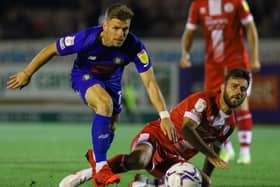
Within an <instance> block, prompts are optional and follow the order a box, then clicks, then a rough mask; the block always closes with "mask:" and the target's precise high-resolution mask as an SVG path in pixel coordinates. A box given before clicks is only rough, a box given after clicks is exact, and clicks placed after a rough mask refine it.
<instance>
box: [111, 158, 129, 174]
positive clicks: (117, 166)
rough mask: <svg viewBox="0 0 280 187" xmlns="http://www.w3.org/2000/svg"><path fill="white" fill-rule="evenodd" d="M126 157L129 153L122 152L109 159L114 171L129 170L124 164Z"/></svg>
mask: <svg viewBox="0 0 280 187" xmlns="http://www.w3.org/2000/svg"><path fill="white" fill-rule="evenodd" d="M126 157H127V155H124V154H120V155H117V156H114V157H113V158H111V159H110V160H108V164H109V166H110V167H111V169H112V171H113V173H123V172H126V171H128V169H127V168H126V167H125V164H124V162H125V160H126Z"/></svg>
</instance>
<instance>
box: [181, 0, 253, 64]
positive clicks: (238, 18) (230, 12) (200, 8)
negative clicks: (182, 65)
mask: <svg viewBox="0 0 280 187" xmlns="http://www.w3.org/2000/svg"><path fill="white" fill-rule="evenodd" d="M252 21H253V16H252V14H251V12H250V9H249V6H248V4H247V2H246V1H245V0H195V1H193V2H192V4H191V8H190V11H189V17H188V21H187V25H186V28H187V29H191V30H195V29H196V28H197V26H198V25H201V26H202V29H203V31H204V35H205V42H206V61H207V63H226V64H232V63H240V62H243V63H247V66H248V64H249V58H248V54H247V50H246V48H245V45H244V42H243V28H242V25H246V24H248V23H250V22H252Z"/></svg>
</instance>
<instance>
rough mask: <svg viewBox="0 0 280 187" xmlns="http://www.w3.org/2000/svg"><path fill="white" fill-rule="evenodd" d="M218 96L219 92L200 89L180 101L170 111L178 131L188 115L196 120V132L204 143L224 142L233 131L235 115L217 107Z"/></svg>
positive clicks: (218, 105) (218, 104)
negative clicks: (227, 113)
mask: <svg viewBox="0 0 280 187" xmlns="http://www.w3.org/2000/svg"><path fill="white" fill-rule="evenodd" d="M219 98H220V93H217V92H211V91H201V92H198V93H195V94H193V95H191V96H189V97H187V98H186V99H184V100H183V101H182V102H180V103H179V104H178V105H177V106H176V107H175V108H174V109H173V110H171V113H170V114H171V119H172V121H173V123H174V124H175V126H176V128H177V129H178V132H179V129H181V128H182V124H183V119H184V117H188V118H191V119H192V120H193V121H195V122H197V124H198V127H197V132H198V134H199V135H200V136H201V138H202V139H203V140H204V141H205V142H206V143H213V142H216V141H218V142H220V143H222V142H224V141H225V140H226V138H227V137H228V136H229V135H230V134H231V133H232V132H233V129H234V126H235V116H234V113H233V112H231V114H229V115H226V114H225V113H223V112H222V111H221V110H220V109H219V108H220V102H219Z"/></svg>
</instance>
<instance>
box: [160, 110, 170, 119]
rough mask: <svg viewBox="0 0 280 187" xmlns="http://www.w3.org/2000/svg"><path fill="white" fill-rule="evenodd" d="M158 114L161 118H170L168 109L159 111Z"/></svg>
mask: <svg viewBox="0 0 280 187" xmlns="http://www.w3.org/2000/svg"><path fill="white" fill-rule="evenodd" d="M159 116H160V118H161V119H163V118H170V115H169V112H168V111H161V112H159Z"/></svg>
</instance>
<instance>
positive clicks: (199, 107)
mask: <svg viewBox="0 0 280 187" xmlns="http://www.w3.org/2000/svg"><path fill="white" fill-rule="evenodd" d="M206 107H207V102H206V101H205V100H204V99H201V98H199V99H198V100H197V102H196V103H195V105H194V109H195V111H196V112H203V111H204V110H205V108H206Z"/></svg>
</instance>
